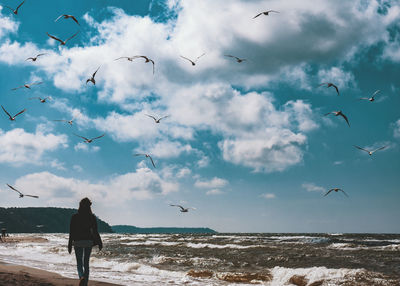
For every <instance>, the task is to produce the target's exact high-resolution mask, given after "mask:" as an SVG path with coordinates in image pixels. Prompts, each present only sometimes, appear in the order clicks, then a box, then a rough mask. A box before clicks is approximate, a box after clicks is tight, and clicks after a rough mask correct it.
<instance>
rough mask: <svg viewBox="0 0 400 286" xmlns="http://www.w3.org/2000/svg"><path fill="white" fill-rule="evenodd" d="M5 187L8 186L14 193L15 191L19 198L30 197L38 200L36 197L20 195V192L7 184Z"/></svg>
mask: <svg viewBox="0 0 400 286" xmlns="http://www.w3.org/2000/svg"><path fill="white" fill-rule="evenodd" d="M7 186H8V187H9V188H10V189H11V190H14V191H16V192H17V193H19V197H20V198H23V197H31V198H36V199H38V198H39V197H38V196H32V195H24V194H23V193H21V192H20V191H18V190H17V189H15V188H14V187H13V186H10V185H9V184H7Z"/></svg>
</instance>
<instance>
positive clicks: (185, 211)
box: [170, 205, 195, 213]
mask: <svg viewBox="0 0 400 286" xmlns="http://www.w3.org/2000/svg"><path fill="white" fill-rule="evenodd" d="M170 206H171V207H178V208H180V212H181V213H187V212H188V211H189V210H190V209H192V210H195V208H184V207H182V206H181V205H170Z"/></svg>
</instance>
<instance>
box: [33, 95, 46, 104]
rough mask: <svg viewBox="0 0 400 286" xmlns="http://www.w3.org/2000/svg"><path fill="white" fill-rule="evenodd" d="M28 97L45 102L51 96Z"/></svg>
mask: <svg viewBox="0 0 400 286" xmlns="http://www.w3.org/2000/svg"><path fill="white" fill-rule="evenodd" d="M29 99H39V101H40V102H41V103H45V102H46V100H48V99H49V100H50V99H51V97H50V96H48V97H45V98H41V97H30V98H29Z"/></svg>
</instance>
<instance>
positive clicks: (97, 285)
mask: <svg viewBox="0 0 400 286" xmlns="http://www.w3.org/2000/svg"><path fill="white" fill-rule="evenodd" d="M30 242H33V243H46V242H48V240H47V239H46V238H43V237H33V236H23V237H21V236H20V237H7V238H5V242H3V243H4V244H10V245H11V244H14V243H30ZM78 283H79V280H78V279H71V278H67V277H64V276H61V275H60V274H57V273H53V272H49V271H45V270H41V269H36V268H31V267H27V266H21V265H14V264H9V263H5V262H3V261H0V286H3V285H4V286H6V285H7V286H10V285H15V286H34V285H35V286H36V285H40V286H74V285H78ZM89 285H92V286H112V285H119V284H112V283H106V282H99V281H89Z"/></svg>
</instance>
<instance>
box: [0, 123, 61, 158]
mask: <svg viewBox="0 0 400 286" xmlns="http://www.w3.org/2000/svg"><path fill="white" fill-rule="evenodd" d="M67 141H68V140H67V136H66V135H55V134H52V133H43V132H42V131H41V130H40V129H39V130H36V132H35V133H29V132H26V131H25V130H24V129H22V128H15V129H12V130H10V131H7V132H5V131H3V130H1V129H0V162H2V163H10V164H15V165H21V164H24V163H30V164H39V165H40V164H43V163H44V162H43V157H44V156H45V154H46V153H47V152H50V151H54V150H56V149H58V148H66V147H67V146H68V145H67ZM51 164H53V165H54V164H56V163H55V161H52V163H51ZM56 165H59V164H56Z"/></svg>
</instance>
